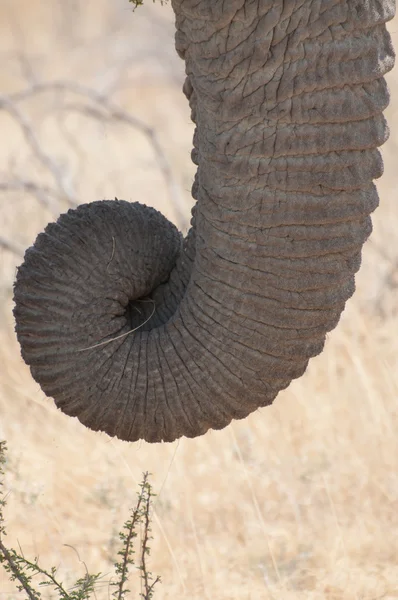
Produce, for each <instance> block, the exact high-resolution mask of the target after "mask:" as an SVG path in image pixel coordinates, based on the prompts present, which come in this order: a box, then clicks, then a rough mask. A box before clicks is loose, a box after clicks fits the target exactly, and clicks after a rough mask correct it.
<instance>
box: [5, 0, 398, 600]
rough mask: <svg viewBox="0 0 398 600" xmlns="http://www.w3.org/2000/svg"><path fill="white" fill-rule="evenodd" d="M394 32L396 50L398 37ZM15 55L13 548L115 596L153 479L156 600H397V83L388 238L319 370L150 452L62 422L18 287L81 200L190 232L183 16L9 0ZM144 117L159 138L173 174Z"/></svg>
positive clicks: (384, 204) (10, 83)
mask: <svg viewBox="0 0 398 600" xmlns="http://www.w3.org/2000/svg"><path fill="white" fill-rule="evenodd" d="M390 29H391V31H392V34H393V39H394V40H396V44H398V33H397V31H398V24H397V22H395V23H394V22H393V23H392V24H391V27H390ZM0 57H1V58H0V62H1V71H0V89H1V91H2V92H3V93H6V94H15V93H17V92H20V91H22V90H30V95H29V97H26V98H25V99H20V100H19V101H18V102H16V101H14V102H13V103H12V105H11V106H9V105H7V106H5V105H4V104H3V110H2V111H0V131H1V139H2V143H1V145H0V235H2V236H3V237H5V238H7V240H8V241H9V242H10V243H11V244H12V246H13V251H8V250H6V249H4V248H3V249H0V277H1V279H0V281H1V283H0V299H1V307H0V439H6V440H7V441H8V445H9V454H8V464H7V473H6V481H5V484H6V490H7V493H8V507H7V512H6V516H7V521H8V530H9V535H8V541H9V543H12V544H14V545H16V544H17V543H20V545H21V546H22V548H23V550H24V552H25V554H26V555H27V556H30V557H31V558H33V557H34V556H38V555H39V556H40V562H41V564H42V565H43V566H51V565H53V564H54V565H56V566H58V568H59V572H60V575H61V577H62V579H63V581H64V583H65V584H66V585H70V584H71V583H72V582H73V580H74V577H75V576H77V575H82V574H83V573H84V566H83V564H82V563H81V562H79V559H78V555H79V556H80V558H81V559H82V560H84V561H85V563H86V565H87V568H88V569H89V570H90V571H92V572H98V571H101V572H102V573H103V574H104V577H103V580H102V583H101V586H100V587H99V588H98V590H97V598H98V600H101V599H105V598H108V597H110V591H109V586H108V583H109V580H110V573H111V570H112V569H111V566H112V562H113V560H114V557H115V552H116V551H117V541H118V540H117V531H118V528H119V527H120V526H121V525H122V523H123V521H124V520H125V518H126V517H127V515H128V508H129V506H131V505H132V504H133V503H134V500H135V494H136V491H137V484H138V482H139V481H140V479H141V473H142V472H143V471H145V470H149V471H150V472H151V473H152V474H153V476H152V481H153V484H154V487H155V490H156V491H157V492H158V496H157V499H156V503H155V510H154V523H153V536H154V539H153V542H152V553H151V569H152V571H153V572H154V573H155V574H159V575H161V576H162V580H163V581H162V584H161V585H159V587H158V589H157V592H156V594H155V598H156V599H158V600H164V599H166V598H167V599H171V598H173V599H179V598H189V599H192V600H196V599H199V598H201V599H202V598H207V599H210V598H211V599H217V600H219V599H220V600H221V599H225V600H227V599H235V598H236V599H238V598H239V599H256V600H257V599H271V598H272V599H278V600H282V599H283V600H285V599H286V600H289V599H293V598H294V599H296V600H297V599H306V600H307V599H311V600H315V599H323V598H326V599H330V600H332V599H333V600H338V599H342V600H348V599H350V600H351V599H352V600H354V599H355V600H359V599H361V600H371V599H372V600H375V599H376V598H384V599H391V598H398V436H397V432H398V409H397V406H398V405H397V397H398V364H397V361H398V359H397V356H398V352H397V350H398V336H397V331H398V329H397V327H398V314H397V299H398V294H397V286H398V233H397V232H398V209H397V193H396V188H397V184H398V169H397V152H398V147H397V144H398V71H397V70H396V71H395V72H393V73H392V74H390V75H389V77H388V80H389V84H390V88H391V93H392V103H391V106H390V108H389V109H388V111H387V117H388V120H389V123H390V127H391V131H392V134H391V138H390V140H389V142H388V143H387V144H386V145H385V147H384V148H383V155H384V160H385V175H384V176H383V178H382V180H380V181H379V183H378V188H379V192H380V197H381V205H380V208H379V209H378V210H377V212H376V213H375V215H374V233H373V235H372V238H371V240H370V241H369V242H368V243H367V244H366V248H365V251H364V257H363V266H362V269H361V272H360V274H359V275H358V277H357V288H358V289H357V292H356V294H355V297H354V298H353V299H352V300H350V302H349V303H348V305H347V308H346V311H345V313H344V315H343V317H342V320H341V322H340V324H339V327H338V329H337V330H336V331H334V332H333V333H332V334H330V335H329V336H328V341H327V344H326V348H325V351H324V353H323V354H322V356H320V357H318V358H316V359H314V360H312V362H311V364H310V367H309V369H308V371H307V373H306V374H305V376H304V377H303V378H301V379H300V380H298V381H295V382H294V383H293V384H292V385H291V386H290V387H289V389H288V390H286V391H285V392H283V393H281V394H280V395H279V397H278V399H277V401H276V402H275V403H274V405H273V406H272V407H270V408H266V409H263V410H261V411H258V412H256V413H255V414H253V415H252V416H251V417H249V418H248V419H246V420H245V421H242V422H234V423H233V424H232V425H231V426H230V427H228V428H226V429H225V430H224V431H221V432H210V433H208V434H207V435H206V436H204V437H202V438H199V439H196V440H190V441H189V440H185V439H183V440H180V441H179V442H176V443H174V444H171V445H153V446H151V445H148V444H146V443H137V444H127V443H123V442H120V441H115V440H112V439H110V438H108V437H107V436H106V435H104V434H96V433H93V432H91V431H88V430H86V429H85V428H84V427H83V426H82V425H80V424H79V423H78V421H77V420H74V419H70V418H68V417H66V416H64V415H63V414H61V413H60V412H58V411H57V410H56V409H55V408H54V405H53V403H52V401H51V400H50V399H48V398H46V397H45V396H44V395H43V393H42V392H41V390H40V389H39V387H38V385H37V384H36V383H35V382H34V381H33V380H32V378H31V377H30V373H29V370H28V368H27V367H26V366H25V364H24V363H23V362H22V360H21V358H20V353H19V347H18V345H17V343H16V339H15V335H14V331H13V327H14V326H13V319H12V314H11V311H12V283H13V278H14V275H15V267H16V266H17V265H18V264H19V263H20V262H21V258H20V257H19V256H18V254H17V253H18V251H20V249H23V248H25V247H27V246H29V245H30V244H31V243H32V242H33V241H34V239H35V237H36V235H37V234H38V232H39V231H41V230H42V228H43V227H44V226H45V225H46V224H47V222H48V221H50V220H52V219H53V218H54V216H56V215H57V214H59V213H60V212H63V211H65V209H66V208H67V207H68V202H69V203H71V202H72V203H73V202H76V201H77V202H83V201H92V200H96V199H99V198H104V197H110V198H113V197H114V196H117V197H119V198H125V199H127V200H140V201H142V202H145V203H148V204H151V205H153V206H155V207H157V208H159V209H161V210H162V212H163V213H164V214H166V216H168V217H169V218H171V219H173V220H174V221H176V222H178V223H179V224H180V225H181V227H183V228H184V227H186V226H187V221H188V218H189V209H190V205H191V199H190V194H189V190H190V186H191V181H192V176H193V166H192V165H191V163H190V149H191V137H192V131H193V129H192V124H191V123H190V119H189V108H188V106H187V104H186V101H185V98H184V97H183V95H182V93H181V91H180V89H181V85H182V81H183V64H182V62H181V61H180V60H179V59H178V57H177V56H176V55H175V53H174V49H173V19H172V14H171V10H170V7H168V6H166V7H160V6H157V5H152V4H151V3H150V2H149V1H148V5H147V7H144V8H142V9H139V10H137V11H136V12H135V13H134V14H133V13H132V11H131V8H130V6H129V5H128V3H127V1H126V0H114V1H113V2H110V1H108V0H95V1H88V0H85V1H84V2H83V0H75V1H70V2H65V1H63V2H61V1H59V2H58V0H52V2H44V1H41V2H40V1H39V0H30V1H29V2H28V1H27V0H2V1H1V3H0ZM54 80H57V81H63V82H68V83H67V86H66V87H69V88H70V86H71V85H72V84H79V85H80V86H87V87H89V88H90V89H91V90H95V91H96V92H97V93H98V94H102V95H104V96H105V97H106V98H107V99H108V100H109V102H111V103H114V104H116V105H117V106H119V107H121V108H122V109H123V111H124V112H123V113H120V112H119V113H118V112H117V111H115V108H114V106H109V102H108V104H107V105H105V104H104V102H102V103H101V102H98V101H97V99H96V98H95V97H91V98H88V97H87V94H86V92H85V91H84V90H82V89H81V88H79V89H80V92H79V93H78V94H77V93H73V92H72V91H70V90H69V91H68V90H67V89H65V85H64V86H63V89H60V88H59V89H58V90H55V91H54V90H47V91H43V92H41V93H39V94H37V95H34V96H32V94H31V92H32V87H34V86H35V85H37V84H38V83H43V82H49V81H54ZM83 91H84V93H83ZM91 96H92V95H91ZM4 107H5V108H6V110H4ZM101 111H102V112H101ZM101 115H102V118H100V119H99V118H97V117H99V116H101ZM105 117H106V118H105ZM134 119H139V120H140V123H141V125H142V123H143V124H145V125H146V126H147V127H149V128H150V129H149V133H150V134H151V135H152V136H153V132H155V137H156V142H157V143H158V147H159V148H160V151H161V153H162V156H163V158H164V159H165V161H164V164H162V165H161V166H160V167H159V156H157V155H156V152H155V151H154V148H153V143H152V142H153V137H152V142H151V139H150V137H148V135H146V134H145V132H144V133H143V130H142V127H141V125H139V124H138V125H139V127H138V128H137V123H136V122H135V121H134ZM140 127H141V129H140ZM35 186H36V187H35ZM38 186H39V187H38ZM71 546H72V547H73V548H74V549H76V551H77V552H75V551H74V550H72V549H71ZM77 553H78V554H77ZM134 586H135V587H131V589H132V592H133V593H132V595H131V597H132V598H138V597H139V596H138V594H139V592H140V587H139V584H138V583H137V582H135V583H134ZM13 590H14V588H13V587H12V585H11V584H10V583H9V582H8V581H7V578H6V576H5V575H4V574H3V573H0V599H1V600H13V599H14V598H15V599H16V598H17V597H18V598H19V597H21V596H20V595H18V594H17V593H16V592H15V591H13Z"/></svg>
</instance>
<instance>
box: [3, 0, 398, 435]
mask: <svg viewBox="0 0 398 600" xmlns="http://www.w3.org/2000/svg"><path fill="white" fill-rule="evenodd" d="M172 3H173V8H174V10H175V13H176V23H177V34H176V48H177V51H178V53H179V54H180V56H182V57H183V58H184V59H185V61H186V72H187V80H186V83H185V86H184V91H185V93H186V95H187V97H188V98H189V101H190V104H191V108H192V118H193V120H194V121H195V123H196V125H197V128H196V131H195V136H194V147H195V148H194V151H193V154H192V157H193V160H194V162H195V163H196V164H197V165H198V170H197V174H196V178H195V182H194V185H193V195H194V197H195V198H196V199H197V201H198V202H197V204H196V206H195V208H194V212H193V221H192V223H193V227H192V229H191V230H190V232H189V233H188V236H187V238H186V239H185V240H184V241H183V242H181V238H180V235H179V234H178V232H177V230H176V229H175V227H174V226H173V225H172V224H171V223H169V222H168V221H167V220H166V219H164V217H162V216H161V215H160V214H159V213H157V212H156V211H154V210H153V209H149V208H147V207H144V206H142V205H139V204H136V203H135V204H130V203H126V202H122V201H113V202H111V201H102V202H95V203H92V204H88V205H82V206H81V207H79V208H78V209H77V210H75V211H69V212H68V213H67V214H65V215H62V216H61V217H60V218H59V219H58V221H57V223H55V224H50V225H49V226H48V227H47V228H46V231H45V232H44V233H42V234H40V235H39V236H38V238H37V240H36V243H35V245H34V246H33V247H32V248H30V249H29V250H28V251H27V253H26V256H25V261H24V264H23V265H22V266H21V267H20V268H19V270H18V275H17V280H16V284H15V303H16V307H15V310H14V313H15V317H16V323H17V325H16V331H17V335H18V339H19V341H20V344H21V347H22V355H23V357H24V359H25V361H26V362H27V363H28V364H29V365H30V367H31V371H32V375H33V377H34V378H35V379H36V381H38V382H39V383H40V385H41V387H42V389H43V390H44V392H45V393H46V394H47V395H49V396H52V397H53V398H54V399H55V402H56V404H57V406H58V407H59V408H61V409H62V410H63V411H64V412H65V413H67V414H69V415H73V416H77V417H78V418H79V419H80V421H81V422H82V423H84V424H85V425H86V426H87V427H90V428H91V429H94V430H101V431H105V432H107V433H108V434H110V435H114V436H117V437H119V438H121V439H125V440H130V441H134V440H138V439H140V438H143V439H146V440H148V441H150V442H158V441H161V440H164V441H172V440H174V439H176V438H178V437H180V436H182V435H185V436H189V437H195V436H198V435H201V434H203V433H205V432H206V431H207V430H208V429H209V428H214V429H220V428H222V427H225V426H226V425H227V424H228V423H229V422H230V421H231V419H240V418H243V417H245V416H247V415H248V414H249V413H251V412H252V411H254V410H255V409H256V408H258V407H261V406H265V405H267V404H270V403H271V402H272V401H273V399H274V398H275V397H276V395H277V394H278V392H279V391H280V390H281V389H283V388H285V387H286V386H288V385H289V383H290V381H291V380H292V379H294V378H296V377H299V376H300V375H302V374H303V373H304V371H305V369H306V366H307V363H308V360H309V359H310V358H311V357H312V356H315V355H317V354H318V353H319V352H321V350H322V348H323V345H324V341H325V336H326V333H327V332H328V331H330V330H331V329H333V328H334V327H335V326H336V324H337V322H338V320H339V318H340V314H341V312H342V311H343V309H344V305H345V302H346V300H347V299H348V298H349V297H350V296H351V295H352V293H353V292H354V287H355V284H354V275H355V272H356V271H357V270H358V268H359V266H360V257H361V248H362V245H363V243H364V242H365V240H366V239H367V237H368V236H369V234H370V231H371V221H370V217H369V214H370V213H371V212H372V211H373V210H374V209H375V208H376V206H377V204H378V197H377V192H376V188H375V186H374V184H373V182H372V180H373V179H374V178H377V177H380V175H381V173H382V161H381V158H380V154H379V152H378V150H377V147H378V146H380V145H381V144H382V143H383V142H384V141H385V140H386V139H387V135H388V130H387V126H386V123H385V120H384V118H383V115H382V112H383V110H384V109H385V108H386V106H387V104H388V92H387V88H386V83H385V80H384V78H383V76H384V74H385V73H386V72H387V71H389V70H390V69H391V68H392V66H393V62H394V54H393V50H392V47H391V42H390V37H389V35H388V33H387V31H386V28H385V23H386V21H388V20H389V19H391V18H392V16H393V12H394V11H393V2H391V1H388V0H387V1H384V2H380V1H379V0H367V1H366V2H364V1H363V0H342V1H341V2H329V1H328V0H322V1H320V2H304V3H300V6H298V4H297V3H295V2H285V1H283V0H256V1H250V2H248V1H247V0H229V1H228V2H224V1H221V0H200V1H198V0H173V2H172Z"/></svg>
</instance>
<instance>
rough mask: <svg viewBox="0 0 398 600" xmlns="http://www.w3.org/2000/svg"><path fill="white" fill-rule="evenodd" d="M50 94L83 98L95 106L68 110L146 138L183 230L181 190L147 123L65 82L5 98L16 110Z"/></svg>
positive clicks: (102, 97) (103, 97) (100, 96)
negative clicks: (126, 128) (34, 99)
mask: <svg viewBox="0 0 398 600" xmlns="http://www.w3.org/2000/svg"><path fill="white" fill-rule="evenodd" d="M50 91H54V92H56V91H58V92H59V91H63V92H70V93H73V94H76V95H79V96H83V97H84V98H86V99H87V100H89V101H90V102H92V103H93V104H94V106H88V105H84V106H79V105H73V104H72V105H68V108H72V109H74V110H78V111H79V112H81V113H83V114H86V115H88V116H90V117H92V118H95V119H99V120H102V121H103V120H107V121H116V122H120V123H124V124H126V125H129V126H130V127H133V128H134V129H136V130H138V131H140V132H141V133H142V134H143V135H145V137H146V138H147V139H148V140H149V142H150V144H151V146H152V148H153V151H154V153H155V156H156V159H157V164H158V166H159V168H160V170H161V172H162V175H163V177H164V180H165V182H166V185H167V188H168V191H169V196H170V200H171V201H172V204H173V206H174V207H175V210H176V216H177V219H178V225H179V227H180V228H182V227H185V226H186V222H187V217H186V212H187V211H186V203H185V202H184V199H183V197H182V193H181V190H180V186H179V185H178V183H177V181H176V180H175V178H174V176H173V171H172V168H171V165H170V163H169V161H168V159H167V156H166V155H165V153H164V152H163V150H162V147H161V144H160V142H159V139H158V136H157V134H156V131H155V130H154V129H153V128H152V127H150V126H149V125H147V124H146V123H144V122H143V121H141V120H140V119H138V118H137V117H135V116H134V115H132V114H131V113H129V112H128V111H126V110H124V109H122V108H120V107H119V106H118V105H116V104H114V103H113V102H112V101H111V100H109V98H108V97H107V96H106V95H105V94H102V93H100V92H97V91H96V90H94V89H92V88H90V87H87V86H84V85H81V84H77V83H73V82H68V81H52V82H44V83H34V84H33V85H31V86H30V87H28V88H26V89H25V90H22V91H21V92H17V93H15V94H12V95H10V96H9V97H8V102H12V103H13V104H14V106H15V104H17V103H19V102H22V101H24V100H28V99H29V98H32V97H33V96H35V95H38V94H41V93H45V92H50ZM0 108H1V97H0Z"/></svg>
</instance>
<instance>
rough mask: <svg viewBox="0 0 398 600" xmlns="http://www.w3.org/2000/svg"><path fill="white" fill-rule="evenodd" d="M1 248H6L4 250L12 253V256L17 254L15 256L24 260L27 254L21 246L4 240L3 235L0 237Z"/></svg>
mask: <svg viewBox="0 0 398 600" xmlns="http://www.w3.org/2000/svg"><path fill="white" fill-rule="evenodd" d="M0 248H4V250H8V252H11V253H12V254H15V256H18V258H23V257H24V254H25V250H24V249H23V248H22V246H19V245H18V244H16V243H15V242H12V241H11V240H8V239H7V238H4V237H3V236H1V235H0Z"/></svg>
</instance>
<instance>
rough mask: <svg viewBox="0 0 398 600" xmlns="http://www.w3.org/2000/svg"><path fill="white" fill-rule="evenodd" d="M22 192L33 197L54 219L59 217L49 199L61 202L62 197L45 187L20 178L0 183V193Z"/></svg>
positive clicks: (57, 211) (54, 190)
mask: <svg viewBox="0 0 398 600" xmlns="http://www.w3.org/2000/svg"><path fill="white" fill-rule="evenodd" d="M19 190H22V191H24V192H27V193H29V194H31V195H32V196H34V197H35V198H36V199H37V200H38V202H40V204H42V205H43V206H44V207H45V208H46V209H47V210H49V211H50V212H51V213H52V215H53V216H54V217H58V216H59V210H58V208H57V205H55V204H54V202H53V200H52V198H51V197H53V198H54V199H57V200H63V199H64V196H63V195H62V194H61V193H60V192H58V191H57V190H56V189H53V188H51V187H49V186H47V185H39V184H38V183H36V182H35V181H31V180H29V179H22V178H20V177H18V178H16V179H12V180H9V181H7V180H5V181H0V191H1V192H15V191H19Z"/></svg>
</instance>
